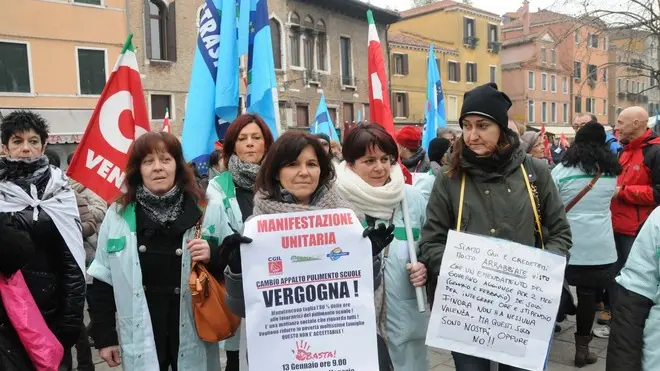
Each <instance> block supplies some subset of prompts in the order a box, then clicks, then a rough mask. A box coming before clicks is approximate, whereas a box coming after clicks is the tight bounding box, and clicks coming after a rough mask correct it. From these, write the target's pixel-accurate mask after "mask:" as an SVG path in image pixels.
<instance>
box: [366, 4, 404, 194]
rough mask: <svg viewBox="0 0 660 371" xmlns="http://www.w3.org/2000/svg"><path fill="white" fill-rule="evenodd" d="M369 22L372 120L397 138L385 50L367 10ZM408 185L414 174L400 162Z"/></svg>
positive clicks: (372, 18)
mask: <svg viewBox="0 0 660 371" xmlns="http://www.w3.org/2000/svg"><path fill="white" fill-rule="evenodd" d="M367 20H368V21H369V50H368V54H369V57H368V64H369V72H368V73H369V113H370V120H371V121H372V122H374V123H377V124H379V125H380V126H382V127H383V128H385V130H386V131H387V132H388V133H389V134H390V135H391V136H392V138H395V130H394V118H393V117H392V108H391V106H390V93H389V91H388V89H387V74H386V73H385V59H384V58H383V48H382V46H381V45H380V38H379V37H378V30H377V29H376V23H375V22H374V15H373V13H372V12H371V10H367ZM399 164H400V165H401V170H402V171H403V176H404V178H405V179H406V184H412V180H413V178H412V174H410V171H408V169H406V167H405V166H403V164H402V163H401V161H399Z"/></svg>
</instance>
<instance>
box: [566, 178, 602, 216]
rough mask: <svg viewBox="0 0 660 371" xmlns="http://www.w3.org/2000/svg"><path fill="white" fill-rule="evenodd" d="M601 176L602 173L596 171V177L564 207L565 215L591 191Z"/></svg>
mask: <svg viewBox="0 0 660 371" xmlns="http://www.w3.org/2000/svg"><path fill="white" fill-rule="evenodd" d="M602 174H603V173H601V172H600V170H598V172H597V173H596V175H595V176H594V178H593V179H591V181H590V182H589V183H588V184H587V185H586V186H584V188H582V190H581V191H580V193H578V194H577V195H576V196H575V197H574V198H573V199H572V200H571V202H569V203H568V205H566V212H567V213H568V212H569V211H571V209H572V208H573V206H575V205H576V204H577V203H578V202H580V200H581V199H582V197H584V196H585V195H586V194H587V193H589V191H591V190H592V189H593V188H594V185H596V182H597V181H598V179H600V176H601V175H602Z"/></svg>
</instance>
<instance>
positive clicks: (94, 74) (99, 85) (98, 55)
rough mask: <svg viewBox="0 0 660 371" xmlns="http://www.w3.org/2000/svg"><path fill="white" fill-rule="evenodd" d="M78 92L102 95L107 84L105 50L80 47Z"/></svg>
mask: <svg viewBox="0 0 660 371" xmlns="http://www.w3.org/2000/svg"><path fill="white" fill-rule="evenodd" d="M77 54H78V81H79V85H78V92H79V94H81V95H101V92H102V91H103V87H104V86H105V50H90V49H78V50H77Z"/></svg>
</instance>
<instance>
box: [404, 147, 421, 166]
mask: <svg viewBox="0 0 660 371" xmlns="http://www.w3.org/2000/svg"><path fill="white" fill-rule="evenodd" d="M424 157H426V151H425V150H424V147H419V148H417V151H415V153H413V155H412V156H410V157H409V158H407V159H401V162H402V163H403V166H405V167H407V168H408V169H411V168H412V169H415V167H416V166H417V164H419V163H420V162H421V161H424Z"/></svg>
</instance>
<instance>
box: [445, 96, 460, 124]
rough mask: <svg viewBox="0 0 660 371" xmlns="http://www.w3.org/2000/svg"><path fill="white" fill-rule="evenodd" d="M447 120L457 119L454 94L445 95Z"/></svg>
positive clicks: (456, 101) (456, 103)
mask: <svg viewBox="0 0 660 371" xmlns="http://www.w3.org/2000/svg"><path fill="white" fill-rule="evenodd" d="M447 120H449V121H456V120H458V98H457V97H456V96H455V95H448V96H447Z"/></svg>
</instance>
